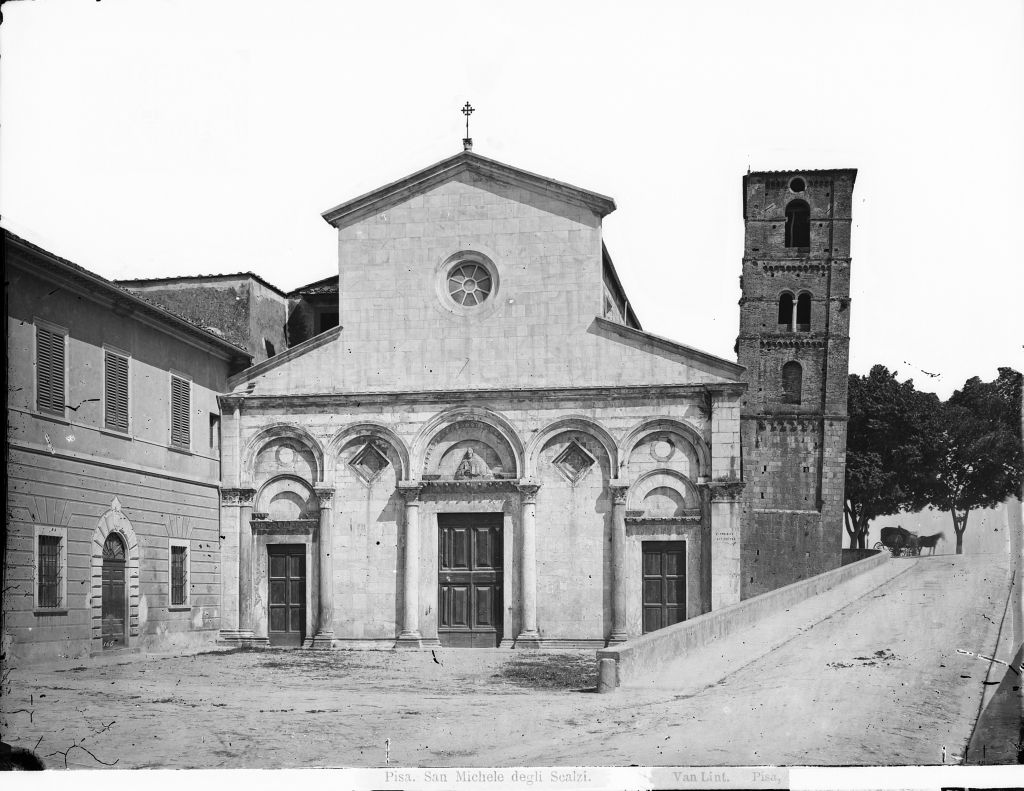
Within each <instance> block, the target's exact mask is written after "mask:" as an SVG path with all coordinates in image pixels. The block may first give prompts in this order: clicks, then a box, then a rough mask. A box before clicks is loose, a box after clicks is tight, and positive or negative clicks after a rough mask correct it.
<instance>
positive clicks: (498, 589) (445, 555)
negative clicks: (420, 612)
mask: <svg viewBox="0 0 1024 791" xmlns="http://www.w3.org/2000/svg"><path fill="white" fill-rule="evenodd" d="M502 522H503V517H502V514H438V516H437V527H438V543H439V548H438V564H437V566H438V596H437V600H438V626H437V637H438V640H440V642H441V645H444V646H454V647H458V648H494V647H496V646H497V645H498V643H500V642H501V633H502V609H503V603H502V584H503V565H502V532H501V526H502Z"/></svg>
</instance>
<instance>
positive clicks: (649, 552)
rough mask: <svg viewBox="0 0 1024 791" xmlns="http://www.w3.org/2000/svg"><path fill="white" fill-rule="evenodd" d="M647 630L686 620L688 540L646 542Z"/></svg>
mask: <svg viewBox="0 0 1024 791" xmlns="http://www.w3.org/2000/svg"><path fill="white" fill-rule="evenodd" d="M643 554H644V565H643V572H644V579H643V613H644V633H645V634H646V633H647V632H653V631H654V630H655V629H664V628H665V627H666V626H671V625H672V624H674V623H679V622H680V621H683V620H685V619H686V542H685V541H644V542H643Z"/></svg>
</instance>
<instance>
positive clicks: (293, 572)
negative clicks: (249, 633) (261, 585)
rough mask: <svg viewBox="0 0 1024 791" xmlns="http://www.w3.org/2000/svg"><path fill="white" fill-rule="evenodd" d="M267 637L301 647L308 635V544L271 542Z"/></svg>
mask: <svg viewBox="0 0 1024 791" xmlns="http://www.w3.org/2000/svg"><path fill="white" fill-rule="evenodd" d="M267 555H268V557H267V561H268V567H269V569H270V573H269V574H268V584H269V587H270V595H269V597H268V602H269V603H268V605H267V606H268V608H269V610H270V612H269V618H268V624H269V628H268V629H267V637H268V639H269V640H270V644H271V645H282V646H295V647H298V646H301V645H302V641H303V639H305V637H306V547H305V545H304V544H271V545H270V546H268V547H267Z"/></svg>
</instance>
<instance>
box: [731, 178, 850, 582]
mask: <svg viewBox="0 0 1024 791" xmlns="http://www.w3.org/2000/svg"><path fill="white" fill-rule="evenodd" d="M856 178H857V171H856V170H807V171H780V172H767V173H749V174H747V175H746V176H744V178H743V222H744V225H745V228H746V233H745V241H744V250H743V275H742V277H741V278H740V288H741V291H742V298H741V299H740V334H739V338H738V339H737V341H736V353H737V355H738V357H739V362H740V364H741V365H744V366H746V369H747V372H746V374H745V379H746V382H747V385H748V389H747V393H746V395H745V397H744V399H743V404H742V410H741V421H740V430H741V441H742V449H743V478H744V480H745V481H746V484H747V485H746V487H744V513H743V540H742V561H741V562H742V566H741V568H742V575H743V576H742V580H741V586H740V595H741V598H744V599H746V598H749V597H751V596H756V595H757V594H759V593H764V592H766V591H769V590H772V589H774V588H778V587H781V586H783V585H788V584H790V583H792V582H796V581H797V580H800V579H804V578H806V577H810V576H813V575H815V574H820V573H821V572H823V571H828V570H829V569H833V568H837V567H838V566H840V565H841V557H842V553H841V549H842V540H843V485H844V479H845V467H846V417H847V411H846V389H847V375H848V373H849V352H850V337H849V327H850V227H851V224H852V222H851V210H852V199H853V184H854V181H855V180H856Z"/></svg>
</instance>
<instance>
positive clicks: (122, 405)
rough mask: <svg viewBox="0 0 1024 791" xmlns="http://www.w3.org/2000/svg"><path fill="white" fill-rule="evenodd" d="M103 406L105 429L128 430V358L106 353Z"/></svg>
mask: <svg viewBox="0 0 1024 791" xmlns="http://www.w3.org/2000/svg"><path fill="white" fill-rule="evenodd" d="M104 373H105V378H104V404H105V410H104V411H105V412H106V415H105V418H104V419H105V421H106V425H107V428H110V429H114V430H115V431H127V430H128V358H127V357H122V356H121V355H120V354H114V353H113V352H107V353H106V363H105V368H104Z"/></svg>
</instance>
